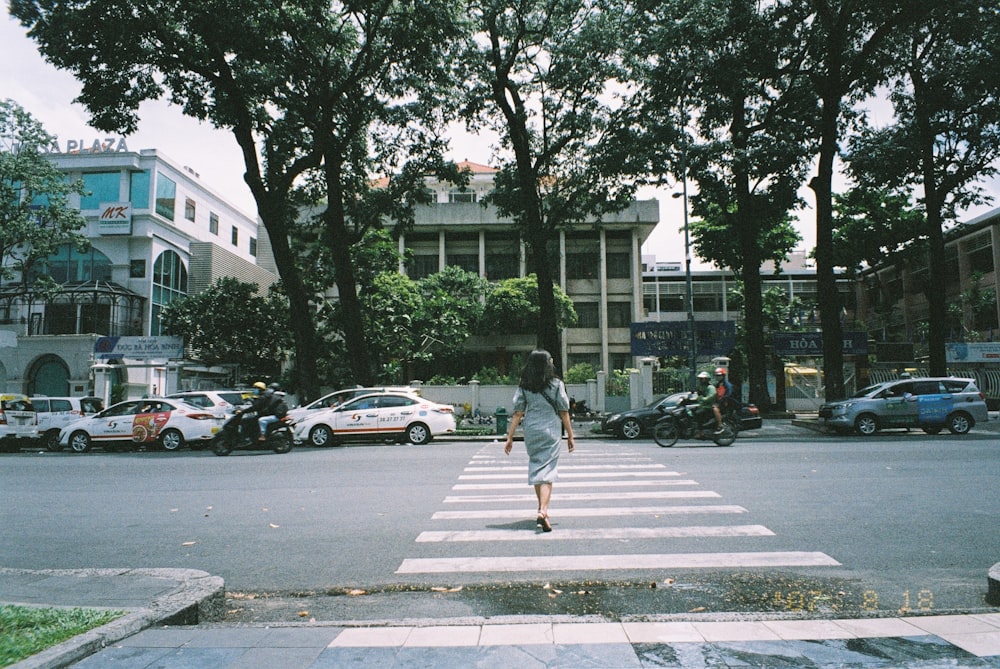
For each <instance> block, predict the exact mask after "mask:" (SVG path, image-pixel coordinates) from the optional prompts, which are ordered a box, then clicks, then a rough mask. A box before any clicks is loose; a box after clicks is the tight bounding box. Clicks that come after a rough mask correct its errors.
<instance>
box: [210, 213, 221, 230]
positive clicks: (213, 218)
mask: <svg viewBox="0 0 1000 669" xmlns="http://www.w3.org/2000/svg"><path fill="white" fill-rule="evenodd" d="M208 231H209V232H211V233H212V234H213V235H218V234H219V215H218V214H216V213H215V212H214V211H210V212H208Z"/></svg>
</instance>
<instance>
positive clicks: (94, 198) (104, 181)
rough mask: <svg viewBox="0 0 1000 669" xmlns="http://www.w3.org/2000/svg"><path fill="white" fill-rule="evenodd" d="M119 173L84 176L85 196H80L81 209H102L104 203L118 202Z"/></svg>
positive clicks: (99, 173)
mask: <svg viewBox="0 0 1000 669" xmlns="http://www.w3.org/2000/svg"><path fill="white" fill-rule="evenodd" d="M120 180H121V175H120V174H119V173H118V172H97V173H93V174H84V175H83V188H84V190H85V191H86V194H85V195H82V196H80V209H100V207H101V203H102V202H118V197H119V195H118V193H119V191H118V185H119V181H120Z"/></svg>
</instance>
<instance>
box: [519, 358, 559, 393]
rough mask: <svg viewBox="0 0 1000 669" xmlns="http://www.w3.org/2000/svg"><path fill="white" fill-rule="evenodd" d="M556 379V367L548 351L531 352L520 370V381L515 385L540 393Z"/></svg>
mask: <svg viewBox="0 0 1000 669" xmlns="http://www.w3.org/2000/svg"><path fill="white" fill-rule="evenodd" d="M554 378H556V367H555V365H554V364H552V356H551V355H549V352H548V351H543V350H538V351H532V352H531V354H530V355H528V359H527V360H526V361H525V363H524V369H522V370H521V380H520V381H518V382H517V385H519V386H521V387H522V388H524V389H525V390H530V391H531V392H533V393H540V392H542V391H543V390H545V389H546V388H548V387H549V384H550V383H552V379H554Z"/></svg>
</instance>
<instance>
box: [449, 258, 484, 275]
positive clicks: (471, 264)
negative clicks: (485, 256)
mask: <svg viewBox="0 0 1000 669" xmlns="http://www.w3.org/2000/svg"><path fill="white" fill-rule="evenodd" d="M446 264H447V265H448V266H449V267H461V268H462V269H464V270H465V271H466V272H472V273H473V274H479V255H478V254H476V253H449V254H448V255H447V257H446Z"/></svg>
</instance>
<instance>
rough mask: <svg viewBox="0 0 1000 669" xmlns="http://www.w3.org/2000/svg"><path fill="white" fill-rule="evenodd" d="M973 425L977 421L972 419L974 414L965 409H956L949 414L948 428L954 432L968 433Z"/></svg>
mask: <svg viewBox="0 0 1000 669" xmlns="http://www.w3.org/2000/svg"><path fill="white" fill-rule="evenodd" d="M973 425H975V421H973V420H972V416H970V415H969V414H967V413H965V412H964V411H956V412H955V413H953V414H951V415H950V416H948V430H949V431H950V432H951V433H952V434H968V433H969V430H971V429H972V426H973Z"/></svg>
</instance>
